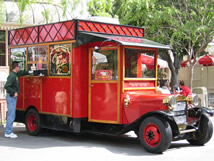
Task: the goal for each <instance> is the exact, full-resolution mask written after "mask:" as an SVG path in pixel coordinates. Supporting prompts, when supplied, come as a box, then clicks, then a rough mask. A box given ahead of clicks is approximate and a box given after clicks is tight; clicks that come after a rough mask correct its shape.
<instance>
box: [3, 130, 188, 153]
mask: <svg viewBox="0 0 214 161" xmlns="http://www.w3.org/2000/svg"><path fill="white" fill-rule="evenodd" d="M14 132H15V133H16V134H17V135H18V138H17V139H8V138H4V128H0V147H1V146H4V147H13V148H24V149H40V148H49V147H62V148H63V147H75V146H76V147H84V148H93V147H98V148H105V149H107V150H108V151H110V152H112V153H117V154H123V155H131V156H146V155H147V156H149V155H151V156H154V155H159V154H152V153H148V152H146V151H145V150H144V149H143V147H142V146H141V145H140V143H139V141H138V139H137V137H136V136H135V135H132V134H131V135H129V133H128V134H126V135H122V136H107V135H93V134H78V135H77V134H73V133H68V132H59V131H52V130H48V131H46V132H45V133H42V134H41V135H39V136H30V135H28V134H27V132H26V130H25V127H14ZM191 146H192V145H190V144H189V143H187V142H186V143H179V142H173V143H172V145H171V146H170V148H169V149H170V150H175V149H178V148H184V147H191Z"/></svg>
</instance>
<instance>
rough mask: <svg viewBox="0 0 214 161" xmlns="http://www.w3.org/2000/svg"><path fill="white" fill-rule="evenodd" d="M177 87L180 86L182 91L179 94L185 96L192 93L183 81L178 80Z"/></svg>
mask: <svg viewBox="0 0 214 161" xmlns="http://www.w3.org/2000/svg"><path fill="white" fill-rule="evenodd" d="M179 87H180V88H182V91H181V92H180V94H182V95H184V96H185V97H187V96H188V95H191V94H192V91H191V89H190V88H189V87H187V86H185V84H184V81H180V82H179Z"/></svg>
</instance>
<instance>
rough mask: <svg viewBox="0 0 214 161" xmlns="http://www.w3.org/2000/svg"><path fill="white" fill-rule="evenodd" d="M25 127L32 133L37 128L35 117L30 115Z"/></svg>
mask: <svg viewBox="0 0 214 161" xmlns="http://www.w3.org/2000/svg"><path fill="white" fill-rule="evenodd" d="M27 126H28V128H29V130H30V131H31V132H34V131H35V130H36V128H37V120H36V116H35V115H34V114H32V113H31V114H30V115H29V116H28V118H27Z"/></svg>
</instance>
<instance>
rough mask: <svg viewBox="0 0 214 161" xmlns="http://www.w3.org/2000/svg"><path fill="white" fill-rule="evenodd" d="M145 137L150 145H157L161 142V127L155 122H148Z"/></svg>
mask: <svg viewBox="0 0 214 161" xmlns="http://www.w3.org/2000/svg"><path fill="white" fill-rule="evenodd" d="M143 137H144V140H145V142H146V143H147V144H148V145H149V146H151V147H155V146H157V145H158V144H160V140H161V133H160V129H159V128H158V127H157V126H156V125H155V124H148V125H147V126H146V127H145V129H144V132H143Z"/></svg>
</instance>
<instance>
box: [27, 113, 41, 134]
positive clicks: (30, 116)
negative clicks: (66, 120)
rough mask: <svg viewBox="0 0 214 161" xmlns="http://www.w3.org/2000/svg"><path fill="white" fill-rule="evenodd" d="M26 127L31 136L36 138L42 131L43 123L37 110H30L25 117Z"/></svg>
mask: <svg viewBox="0 0 214 161" xmlns="http://www.w3.org/2000/svg"><path fill="white" fill-rule="evenodd" d="M25 126H26V129H27V132H28V134H29V135H32V136H36V135H38V134H39V133H40V131H41V121H40V117H39V113H38V112H37V111H36V110H35V109H30V110H29V111H28V112H27V114H26V116H25Z"/></svg>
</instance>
